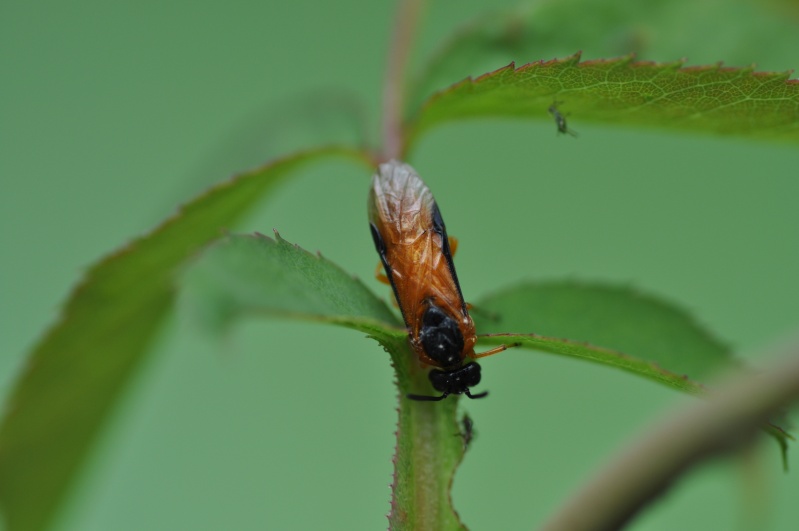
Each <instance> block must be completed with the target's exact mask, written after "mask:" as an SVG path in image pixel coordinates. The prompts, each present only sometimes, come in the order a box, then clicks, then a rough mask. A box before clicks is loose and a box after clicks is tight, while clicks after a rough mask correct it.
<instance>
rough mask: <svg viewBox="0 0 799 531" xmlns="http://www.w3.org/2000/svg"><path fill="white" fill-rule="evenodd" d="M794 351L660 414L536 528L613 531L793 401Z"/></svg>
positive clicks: (796, 382) (796, 387) (797, 359)
mask: <svg viewBox="0 0 799 531" xmlns="http://www.w3.org/2000/svg"><path fill="white" fill-rule="evenodd" d="M798 352H799V349H798V348H794V349H793V356H792V357H791V358H790V359H787V360H784V361H782V362H780V363H778V364H775V365H773V366H771V367H769V368H768V369H766V370H764V371H762V372H760V373H759V374H757V375H752V374H747V375H739V376H737V377H736V378H734V379H731V380H730V381H729V382H727V383H726V384H725V385H722V386H720V387H719V388H718V390H717V392H715V393H712V394H711V395H710V396H709V397H708V400H706V401H700V402H697V403H695V404H692V405H691V406H690V407H688V408H685V409H683V410H681V411H678V412H676V413H675V414H672V415H670V416H668V417H667V418H666V419H664V420H662V421H661V422H659V423H658V424H656V425H655V426H654V427H653V428H651V429H649V430H648V431H646V432H645V433H644V434H643V435H642V436H641V437H640V438H639V439H638V440H636V441H634V442H633V443H632V444H630V445H629V446H628V447H627V448H624V449H623V450H622V451H621V452H620V453H619V454H618V455H616V456H615V457H614V458H613V459H611V461H610V462H609V464H608V465H607V466H605V467H604V469H603V470H600V471H599V472H598V473H597V474H596V475H595V476H594V477H593V479H591V480H590V481H588V482H587V483H585V484H584V485H583V486H582V487H581V488H580V490H578V492H576V493H575V494H574V495H573V496H572V497H571V498H570V499H568V500H567V501H566V503H565V504H564V505H563V506H561V507H560V509H559V510H557V512H555V514H554V515H552V517H551V518H550V519H549V520H548V521H547V522H546V523H545V524H544V525H543V526H542V527H541V529H542V530H544V531H567V530H568V531H589V530H590V531H599V530H603V531H604V530H611V529H619V528H621V527H622V526H623V525H624V524H625V523H627V522H628V521H630V519H632V518H633V516H635V514H636V513H637V512H638V511H640V510H641V509H643V508H644V507H645V506H646V505H647V504H648V503H649V502H651V501H652V500H654V499H655V498H656V497H657V496H658V495H659V494H661V493H662V492H664V491H665V490H666V489H667V488H668V487H669V486H670V484H671V483H673V482H674V481H675V480H676V479H678V478H679V477H680V476H681V475H682V474H683V473H685V472H686V471H687V470H689V469H690V468H691V467H693V466H695V465H697V464H699V463H700V462H702V461H703V460H705V459H707V458H709V457H712V456H715V455H717V454H720V453H723V452H726V451H729V450H732V449H735V448H737V447H739V446H740V444H741V443H742V442H744V441H746V440H748V439H749V438H750V437H752V436H753V435H754V434H755V433H756V432H757V430H758V428H759V427H760V426H761V425H762V424H763V423H764V422H766V421H767V420H768V417H769V415H770V414H772V413H774V412H775V411H777V410H778V409H780V408H781V407H783V406H786V405H787V404H789V403H790V402H792V401H795V400H799V354H798Z"/></svg>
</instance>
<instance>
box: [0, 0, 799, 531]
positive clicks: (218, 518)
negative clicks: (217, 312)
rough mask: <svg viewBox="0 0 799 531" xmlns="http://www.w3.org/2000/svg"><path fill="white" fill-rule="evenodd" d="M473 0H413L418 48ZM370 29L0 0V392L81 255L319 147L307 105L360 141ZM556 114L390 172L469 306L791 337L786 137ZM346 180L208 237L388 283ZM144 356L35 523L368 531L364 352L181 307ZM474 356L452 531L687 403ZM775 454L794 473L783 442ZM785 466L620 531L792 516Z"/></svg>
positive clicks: (601, 375)
mask: <svg viewBox="0 0 799 531" xmlns="http://www.w3.org/2000/svg"><path fill="white" fill-rule="evenodd" d="M497 5H498V4H497V3H496V2H493V3H492V7H496V6H497ZM506 5H512V3H511V2H507V3H506ZM485 7H486V6H485V5H480V3H478V2H468V3H464V2H453V1H450V0H446V1H444V0H442V1H440V2H435V3H434V4H433V5H432V6H431V7H430V9H429V13H428V17H427V22H426V25H425V28H424V36H423V37H422V38H421V41H420V43H421V46H420V49H421V51H422V52H424V51H430V50H431V49H432V47H433V45H434V44H435V43H436V42H437V41H438V40H440V39H441V38H442V37H443V36H444V35H446V34H447V33H448V31H449V30H450V29H451V28H453V27H455V26H457V25H458V24H459V23H461V22H463V21H466V20H469V19H471V18H473V17H474V16H475V15H477V14H478V13H480V12H481V11H482V10H483V9H484V8H485ZM392 15H393V6H392V5H391V4H390V3H385V4H384V3H382V2H357V1H354V0H340V1H338V2H335V3H328V4H319V3H318V2H295V3H280V4H279V5H278V4H275V3H267V2H265V3H261V4H256V3H250V2H228V3H225V4H224V5H223V4H221V3H216V2H170V3H168V4H164V3H159V2H138V3H114V2H111V3H109V2H90V1H80V2H71V3H69V4H68V5H67V4H64V3H58V2H52V1H50V2H37V3H23V2H19V1H14V2H6V3H4V4H3V5H2V6H0V179H2V193H1V194H0V230H2V241H3V243H4V245H3V246H2V275H1V276H0V283H1V284H0V293H1V294H2V295H1V297H2V319H0V341H2V357H0V384H2V392H3V393H4V394H5V393H7V392H8V390H9V388H10V386H11V384H12V382H13V380H14V375H15V374H16V372H17V371H18V370H19V369H20V367H21V365H22V363H23V360H24V353H25V352H26V350H28V349H29V348H30V347H31V345H32V344H33V342H34V341H35V339H36V337H37V335H38V334H40V333H41V331H42V330H43V329H45V327H47V326H48V325H49V324H50V323H52V322H53V320H54V319H55V318H56V316H57V312H58V307H59V304H60V303H61V301H63V299H64V297H65V296H66V295H67V293H68V292H69V289H70V287H71V286H72V285H73V284H74V283H75V281H76V279H77V278H79V276H80V275H81V273H82V271H83V270H84V269H85V267H86V266H87V265H88V264H90V263H92V262H93V261H95V260H96V259H97V258H98V257H100V256H102V255H103V254H105V253H108V252H110V251H111V250H113V249H114V248H116V247H118V246H120V245H121V244H123V243H125V242H127V241H128V240H129V239H131V238H132V237H133V236H135V235H137V234H141V233H142V232H144V231H146V230H148V229H149V228H151V227H153V226H154V225H155V224H156V223H157V222H158V221H159V220H160V219H162V218H164V217H165V216H167V215H168V214H170V213H171V212H173V211H174V208H175V207H176V205H178V204H179V203H181V202H183V201H185V200H187V199H188V198H189V197H191V196H192V195H194V194H195V193H197V192H199V191H200V190H202V189H204V188H205V187H207V186H208V185H210V184H211V183H213V182H215V181H218V180H220V179H222V178H224V177H226V176H228V175H230V174H232V173H234V172H236V171H240V170H244V169H247V168H249V167H251V166H254V165H256V164H258V163H261V162H263V161H265V160H268V159H269V158H271V157H273V156H276V155H279V154H283V153H286V151H287V150H288V149H291V148H293V147H300V146H303V145H304V146H310V145H314V144H318V143H320V142H323V141H324V140H325V139H330V138H331V137H332V134H333V133H335V132H337V131H338V130H339V129H341V127H342V124H341V120H339V119H338V118H337V116H336V115H337V112H335V111H333V112H330V111H326V110H325V108H326V107H333V106H338V107H337V108H340V107H341V106H342V105H349V102H350V101H351V100H352V98H353V97H354V98H361V99H362V100H363V102H364V104H365V109H364V111H365V112H366V113H368V116H369V118H370V119H371V120H372V122H370V124H369V137H370V142H371V143H372V144H374V143H376V142H375V136H374V131H376V130H377V128H376V122H375V117H376V116H377V111H378V109H379V98H380V92H381V79H382V75H383V63H384V55H385V52H386V49H387V45H388V37H389V35H390V28H391V19H392ZM798 25H799V24H798ZM577 49H583V50H584V52H585V54H586V57H593V55H592V54H591V53H590V51H591V47H590V43H574V46H573V49H570V50H564V51H563V54H564V55H565V54H567V53H572V52H573V51H576V50H577ZM686 55H689V54H686ZM539 58H540V57H517V58H516V59H517V61H518V62H519V63H523V62H526V61H527V60H537V59H539ZM642 58H643V59H653V60H671V59H675V57H657V56H656V57H642ZM691 59H692V57H691V56H690V55H689V64H696V63H695V62H693V61H691ZM701 59H702V60H706V61H715V60H719V59H724V57H709V58H708V57H701ZM793 61H794V62H793V63H792V64H785V62H781V61H780V60H777V59H774V58H773V57H768V58H763V59H762V60H760V61H759V62H760V64H761V65H762V66H765V67H768V68H774V69H780V70H783V69H787V68H790V67H793V66H797V65H796V63H797V61H796V58H794V59H793ZM496 66H497V67H499V66H502V65H501V64H497V65H496ZM477 73H479V72H477ZM452 81H456V79H453V80H452ZM570 126H571V127H573V128H574V129H576V130H577V131H579V133H580V137H579V138H577V139H573V138H571V137H558V136H556V134H555V127H554V124H552V123H550V122H541V123H526V122H521V121H517V122H514V121H508V120H486V121H481V122H470V123H464V124H454V125H448V126H444V127H441V128H439V129H436V130H434V131H433V132H431V133H430V134H429V135H428V136H426V137H425V139H424V140H423V141H422V143H421V144H420V145H419V146H418V149H417V150H416V151H415V153H414V155H413V158H412V159H411V160H410V161H409V162H411V163H412V164H413V165H414V166H415V167H416V168H417V170H418V171H419V172H420V173H421V175H422V176H423V178H424V179H425V180H426V181H427V183H428V185H429V186H430V188H431V189H432V190H433V192H434V194H435V195H436V198H437V200H438V203H439V205H440V207H441V210H442V212H443V214H444V217H445V219H446V222H447V226H448V229H449V232H450V233H451V234H453V235H455V236H457V237H458V238H459V239H460V243H461V247H460V248H459V252H458V256H457V265H458V273H459V276H460V279H461V283H462V286H463V291H464V294H465V296H466V298H467V299H470V298H471V299H475V298H477V297H478V296H480V295H483V294H486V293H488V292H490V291H492V290H495V289H499V288H501V287H503V286H506V285H507V284H509V283H512V282H514V281H517V280H521V279H557V278H576V279H584V280H607V281H614V282H619V283H627V284H632V285H634V286H637V287H639V288H642V289H645V290H647V291H649V292H651V293H654V294H658V295H662V296H667V297H668V298H670V299H671V300H674V301H678V302H679V303H680V304H681V305H682V306H684V307H686V308H688V309H690V310H691V311H692V312H694V313H695V314H696V315H697V317H698V318H699V320H700V321H701V322H703V323H704V324H706V325H707V326H708V327H709V328H710V329H711V330H714V331H715V332H717V333H718V334H719V335H720V336H721V337H722V338H724V339H726V340H728V341H729V342H730V343H731V344H732V345H733V346H734V348H735V349H736V350H737V351H739V352H740V353H741V355H742V356H744V357H747V358H749V359H750V361H751V362H752V363H753V364H756V363H758V362H759V361H760V359H758V356H759V355H760V354H759V353H762V349H763V348H766V347H773V346H774V345H777V344H779V343H780V342H781V341H784V340H786V338H788V337H790V336H791V335H792V334H794V333H795V331H796V325H797V323H798V322H799V302H797V301H799V298H798V297H797V294H799V275H797V274H796V272H797V271H799V235H798V234H799V233H798V232H797V227H799V209H798V208H797V206H796V198H797V197H799V180H797V178H796V172H797V161H799V151H797V148H795V147H792V146H771V145H767V144H760V143H753V142H750V141H744V140H736V139H713V138H707V137H692V136H688V135H676V134H669V135H666V134H657V133H654V132H638V131H633V130H624V129H617V128H603V127H597V126H590V125H587V124H581V123H580V121H579V117H578V116H574V117H571V121H570ZM352 137H353V135H345V138H352ZM368 177H369V175H368V173H367V172H365V171H363V170H361V169H358V168H356V167H353V166H351V165H347V164H344V163H334V164H330V165H326V166H315V167H313V168H311V169H308V170H304V171H303V172H302V173H301V174H299V175H298V178H297V179H295V180H294V181H292V182H291V183H290V184H288V185H287V186H285V187H284V188H282V189H281V190H280V192H279V193H278V194H277V195H276V196H275V197H274V198H273V199H272V200H270V201H268V202H267V203H265V204H264V206H263V208H262V209H260V210H259V211H258V212H257V213H255V214H254V215H252V216H250V218H249V219H248V220H247V221H246V222H245V223H243V224H242V225H241V226H239V227H234V228H235V229H236V230H238V231H242V232H250V231H260V232H264V233H268V232H269V231H271V229H272V228H276V229H278V230H280V232H281V235H283V236H284V237H285V238H286V239H288V240H289V241H292V242H296V243H298V244H300V245H302V246H303V247H305V248H306V249H309V250H311V251H316V250H320V251H321V252H322V253H323V254H324V255H325V256H327V257H328V258H330V259H332V260H333V261H335V262H337V263H339V264H341V265H342V266H343V267H344V268H345V269H346V270H348V271H351V272H353V273H354V274H357V275H358V276H359V277H361V278H364V279H366V281H367V282H369V283H370V285H371V286H373V287H374V289H375V290H377V292H378V293H380V294H381V295H383V296H385V297H388V290H387V289H386V288H385V287H384V286H382V285H380V284H378V283H377V282H376V281H374V280H373V279H372V278H371V277H372V272H373V270H374V267H375V265H376V263H377V256H376V254H375V252H374V249H373V247H372V242H371V239H370V237H369V234H368V229H367V224H366V193H367V189H368ZM520 332H527V331H520ZM153 354H154V355H153V356H151V357H150V358H149V363H148V364H147V366H146V367H145V368H144V370H143V371H142V372H141V373H140V374H139V375H138V377H137V378H136V381H135V383H134V385H133V387H132V389H130V391H129V392H128V393H127V396H126V399H125V401H124V403H123V404H121V406H120V408H119V415H117V416H116V417H115V418H114V419H113V421H112V422H111V423H109V426H108V429H107V430H106V435H105V437H104V438H103V440H102V441H101V442H100V444H99V448H98V451H97V452H96V453H95V454H94V456H93V459H92V462H91V464H90V465H91V466H90V467H89V470H88V473H87V474H86V475H85V477H83V478H82V480H81V482H80V488H78V489H76V492H75V494H74V496H73V497H72V500H71V503H70V504H69V507H68V508H67V510H66V511H65V513H64V515H63V518H62V521H61V522H60V526H59V528H60V529H63V530H109V529H113V530H140V529H196V530H205V529H208V530H213V529H382V528H384V527H385V526H386V520H385V516H384V515H385V513H387V512H388V510H389V506H388V499H389V484H390V482H391V473H392V468H391V461H390V458H391V454H392V449H393V434H392V432H393V430H394V423H395V416H396V412H395V409H394V408H395V398H394V396H395V390H394V387H393V385H392V383H391V382H392V374H391V370H390V367H389V363H388V356H387V355H386V354H385V353H384V352H383V351H382V349H381V348H380V347H379V346H377V344H376V343H373V342H371V341H368V340H366V339H364V338H363V337H361V336H359V334H357V333H354V332H352V331H348V330H343V329H337V328H333V327H324V326H314V325H308V324H297V323H291V322H275V321H264V320H256V319H252V320H248V321H247V322H244V323H241V324H240V325H238V326H236V327H235V329H234V330H232V331H231V332H230V333H229V334H227V335H226V336H224V337H223V338H212V337H209V336H208V335H207V334H204V333H203V332H202V331H201V330H198V329H197V328H196V326H194V325H193V324H192V323H191V322H189V321H188V319H186V318H185V317H182V316H181V315H179V316H177V318H175V319H174V320H173V321H172V322H171V324H170V326H169V327H168V330H167V331H166V333H165V334H163V337H162V341H161V342H160V345H159V346H158V348H157V349H156V351H155V352H154V353H153ZM483 367H484V386H483V388H485V389H488V390H490V392H491V397H490V398H489V399H487V400H483V401H476V402H468V403H463V407H464V409H465V410H468V411H469V413H470V415H471V416H472V418H473V419H474V421H475V428H476V430H477V438H476V440H475V443H474V445H473V447H472V449H471V451H470V452H469V454H468V455H467V458H466V461H465V463H464V465H463V466H462V467H461V469H460V470H459V471H458V474H457V476H456V478H455V485H454V500H455V507H456V508H457V509H458V511H459V512H460V514H461V516H462V518H463V520H464V522H465V523H466V524H467V525H469V526H470V527H471V528H472V529H478V530H479V529H529V528H531V527H534V526H535V524H536V523H538V522H540V521H541V520H542V519H543V518H544V517H545V516H546V515H547V514H549V513H550V511H551V510H552V509H553V507H554V506H556V505H557V503H558V501H559V500H561V499H563V498H564V496H566V495H567V494H568V493H569V492H571V491H572V490H573V489H574V487H575V486H576V485H577V484H579V482H580V480H581V479H582V478H584V477H585V476H586V475H587V474H588V473H589V472H590V471H592V470H594V469H595V468H596V467H597V466H598V465H599V464H600V463H601V462H602V460H603V459H604V458H605V457H606V456H608V455H609V453H611V452H612V451H613V450H614V449H615V448H617V447H618V445H619V444H621V443H622V442H623V441H625V440H626V439H627V438H628V437H630V436H631V435H632V434H634V433H635V432H636V431H638V430H640V429H642V427H643V426H645V425H646V423H647V422H649V421H650V419H651V418H653V417H654V416H657V415H658V414H661V413H662V412H664V411H666V410H668V409H670V408H673V407H676V406H678V405H679V404H683V403H687V402H689V401H690V400H691V399H690V398H688V397H683V396H679V395H677V394H675V393H674V392H672V391H670V390H668V389H666V388H661V387H658V386H656V385H654V384H652V383H650V382H647V381H643V380H639V379H637V378H634V377H632V376H630V375H627V374H622V373H619V372H616V371H613V370H610V369H606V368H603V367H597V366H592V365H589V364H585V363H580V362H577V361H575V360H568V359H560V358H556V357H552V356H548V355H544V354H537V353H531V352H509V353H507V354H503V355H501V356H496V357H494V358H490V359H487V360H485V363H484V364H483ZM53 444H58V441H53ZM790 459H791V461H792V463H793V464H794V468H796V467H797V466H799V450H797V448H796V445H793V446H792V447H791V449H790ZM798 478H799V476H797V473H796V472H791V473H790V474H788V475H785V474H782V473H781V471H780V467H779V457H778V453H777V450H776V448H775V446H774V444H773V443H772V442H771V441H763V444H761V445H760V446H759V447H758V449H757V451H756V452H754V453H751V454H750V455H749V457H748V458H747V459H737V460H726V461H719V462H716V463H714V464H711V465H709V466H705V467H703V468H701V469H700V470H698V471H696V472H694V473H691V474H690V475H689V476H688V477H687V478H686V479H685V480H684V481H682V482H681V483H680V484H679V485H678V487H677V488H676V489H674V490H673V491H671V492H670V494H669V495H668V496H667V497H665V498H664V499H663V500H662V501H661V502H659V503H658V504H656V505H655V506H653V507H652V508H651V509H650V510H648V511H647V512H646V513H645V514H644V515H642V517H641V518H639V519H638V520H637V521H636V522H635V524H634V525H633V526H632V528H633V529H636V530H647V531H649V530H653V531H654V530H672V529H706V528H711V527H712V528H715V529H748V528H758V529H767V528H769V529H784V530H788V529H794V528H795V523H796V521H797V518H799V509H797V507H796V495H797V493H799V479H798ZM758 511H761V512H762V513H763V514H762V515H761V517H763V518H765V523H763V522H759V523H758V524H757V526H754V527H752V525H753V524H751V522H750V524H747V523H746V520H745V518H746V517H747V515H750V516H751V514H752V513H757V512H758ZM767 524H768V525H770V526H771V527H768V525H767Z"/></svg>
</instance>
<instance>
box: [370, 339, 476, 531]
mask: <svg viewBox="0 0 799 531" xmlns="http://www.w3.org/2000/svg"><path fill="white" fill-rule="evenodd" d="M383 346H384V347H385V348H386V350H388V351H389V352H390V353H391V357H392V361H393V364H394V368H395V370H396V372H397V382H398V388H399V392H400V399H399V408H398V412H399V421H398V424H397V446H396V453H395V455H394V484H393V485H392V488H391V490H392V496H391V514H389V516H388V519H389V529H391V530H392V531H399V530H414V531H415V530H431V531H443V530H453V529H464V527H463V525H462V524H461V523H460V520H459V518H458V515H457V513H456V512H455V511H454V509H453V508H452V501H451V499H450V488H451V486H452V477H453V475H454V473H455V468H456V467H457V466H458V464H459V463H460V461H461V460H462V459H463V454H464V446H463V440H462V439H461V437H458V436H457V435H458V434H459V428H458V425H457V422H456V420H455V412H456V410H457V407H458V397H457V396H450V397H448V398H446V399H445V400H442V401H440V402H419V401H415V400H408V399H407V398H406V397H405V395H406V394H407V393H409V392H414V393H421V394H430V393H431V392H434V391H433V390H432V388H431V387H430V383H429V382H428V381H427V375H426V372H427V371H425V370H424V369H423V368H422V367H421V366H420V364H419V362H418V361H416V359H415V355H414V353H413V352H412V351H411V349H410V345H408V341H407V339H405V338H402V339H401V340H399V339H398V340H397V341H395V342H393V343H388V342H384V343H383Z"/></svg>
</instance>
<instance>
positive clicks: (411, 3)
mask: <svg viewBox="0 0 799 531" xmlns="http://www.w3.org/2000/svg"><path fill="white" fill-rule="evenodd" d="M423 5H424V0H399V3H398V7H397V15H396V19H395V22H394V33H393V35H392V37H391V43H390V47H389V50H388V61H387V65H386V75H385V78H384V80H383V150H382V154H381V158H382V159H383V160H384V161H386V160H390V159H399V158H400V157H401V155H402V127H403V123H402V122H403V117H402V112H403V110H404V106H405V80H406V70H407V67H408V60H409V59H410V55H411V48H412V46H413V39H414V37H415V33H416V27H417V24H418V21H419V16H420V14H421V11H422V7H423Z"/></svg>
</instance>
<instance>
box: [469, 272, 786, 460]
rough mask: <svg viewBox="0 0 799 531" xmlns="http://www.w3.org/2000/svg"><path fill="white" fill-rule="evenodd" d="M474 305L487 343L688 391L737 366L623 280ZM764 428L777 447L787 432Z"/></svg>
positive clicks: (541, 288)
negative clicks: (572, 359) (576, 360)
mask: <svg viewBox="0 0 799 531" xmlns="http://www.w3.org/2000/svg"><path fill="white" fill-rule="evenodd" d="M477 307H478V308H479V309H480V310H481V312H476V313H475V321H476V324H477V325H478V330H480V332H481V333H484V334H485V333H487V334H492V336H490V337H486V338H484V339H486V340H487V341H489V342H491V343H512V342H517V341H518V342H520V343H521V344H522V345H523V346H527V347H529V348H533V349H536V350H541V351H544V352H550V353H552V354H560V355H564V356H572V357H576V358H580V359H584V360H588V361H593V362H597V363H601V364H604V365H608V366H611V367H616V368H618V369H622V370H624V371H628V372H631V373H633V374H636V375H638V376H643V377H644V378H648V379H650V380H654V381H656V382H660V383H663V384H666V385H668V386H670V387H672V388H674V389H677V390H680V391H684V392H688V393H691V394H696V395H700V394H703V393H704V392H705V390H706V388H705V386H704V384H705V383H707V381H708V380H709V379H711V378H712V377H713V376H714V375H716V374H718V373H720V372H721V371H723V370H725V369H732V368H739V369H740V368H742V366H741V364H740V363H739V362H738V361H737V360H735V359H734V358H733V357H732V356H731V354H730V349H729V348H728V347H727V346H726V345H724V344H723V343H721V342H720V341H719V340H718V339H716V338H715V337H713V336H712V335H711V334H709V333H708V332H707V331H706V330H704V329H703V328H702V327H701V326H699V324H697V322H696V321H695V320H694V319H693V318H692V317H691V316H690V315H689V314H688V313H686V312H685V311H683V310H681V309H679V308H677V307H675V306H673V305H672V304H669V303H666V302H664V301H661V300H659V299H657V298H655V297H653V296H650V295H645V294H642V293H640V292H637V291H635V290H633V289H631V288H628V287H615V286H606V285H597V284H578V283H575V282H549V283H536V284H521V285H519V286H515V287H513V288H509V289H506V290H504V291H502V292H500V293H497V294H494V295H490V296H488V297H484V298H483V299H482V300H480V301H479V302H478V303H477ZM481 315H483V317H481ZM486 315H488V316H491V315H494V316H495V317H496V318H494V319H491V318H489V317H486ZM526 331H535V333H534V334H530V333H528V332H526ZM564 338H568V339H564ZM766 429H767V431H769V433H771V434H772V435H773V436H774V437H775V438H776V439H777V441H778V442H779V444H780V446H781V447H782V448H783V452H784V449H785V444H786V438H787V437H789V436H788V435H787V433H786V432H785V431H784V430H782V429H781V428H779V427H778V426H776V425H772V426H768V427H766Z"/></svg>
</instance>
